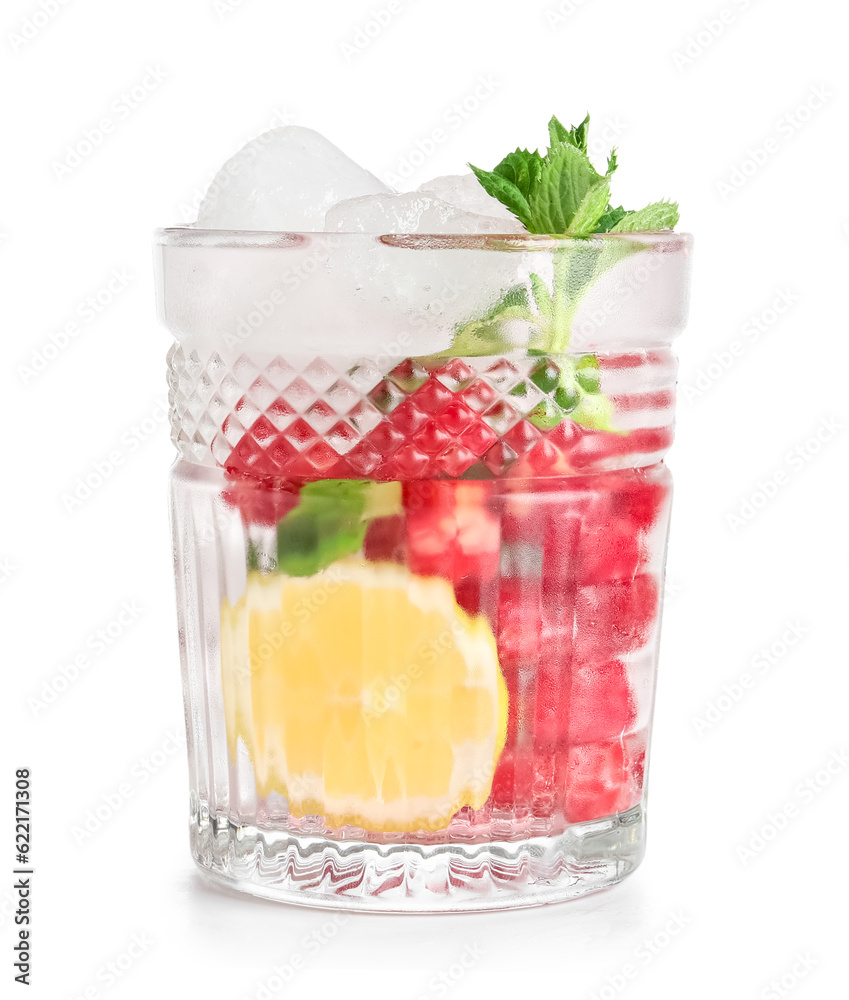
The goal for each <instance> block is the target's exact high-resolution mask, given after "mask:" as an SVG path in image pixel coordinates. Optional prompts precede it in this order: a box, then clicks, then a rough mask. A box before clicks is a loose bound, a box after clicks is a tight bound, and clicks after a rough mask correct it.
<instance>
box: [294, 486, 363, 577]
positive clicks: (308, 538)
mask: <svg viewBox="0 0 849 1000" xmlns="http://www.w3.org/2000/svg"><path fill="white" fill-rule="evenodd" d="M372 485H373V484H372V483H369V482H368V481H367V480H360V479H324V480H321V481H319V482H315V483H305V484H304V485H303V486H302V487H301V493H300V499H299V502H298V506H297V507H295V509H294V510H292V511H290V512H289V513H288V514H287V515H286V516H285V517H283V518H281V519H280V521H278V523H277V566H278V568H279V569H281V570H282V571H283V572H284V573H288V574H289V576H313V575H315V574H316V573H318V572H319V571H321V570H323V569H325V568H326V567H327V566H329V565H330V564H331V563H333V562H335V561H336V560H337V559H341V558H343V557H344V556H349V555H353V554H354V553H355V552H359V550H360V549H361V548H362V546H363V540H364V539H365V533H366V527H367V522H366V521H365V520H364V517H363V515H364V514H365V510H366V498H367V491H368V489H369V487H371V486H372Z"/></svg>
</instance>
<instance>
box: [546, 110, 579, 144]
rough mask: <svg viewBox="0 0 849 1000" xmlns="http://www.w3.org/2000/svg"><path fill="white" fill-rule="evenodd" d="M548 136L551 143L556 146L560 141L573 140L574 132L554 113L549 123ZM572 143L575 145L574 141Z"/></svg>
mask: <svg viewBox="0 0 849 1000" xmlns="http://www.w3.org/2000/svg"><path fill="white" fill-rule="evenodd" d="M548 138H549V142H550V143H551V145H552V146H556V145H557V143H558V142H571V141H572V132H571V130H570V129H568V128H566V126H565V125H563V124H561V122H560V121H558V119H557V118H556V116H555V115H552V116H551V120H550V121H549V123H548ZM572 145H573V146H574V145H575V144H574V142H573V143H572Z"/></svg>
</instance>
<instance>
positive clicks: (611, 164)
mask: <svg viewBox="0 0 849 1000" xmlns="http://www.w3.org/2000/svg"><path fill="white" fill-rule="evenodd" d="M618 166H619V163H618V161H617V159H616V147H615V146H614V147H613V149H611V150H610V152H609V153H608V154H607V176H608V177H610V176H611V175H612V174H615V173H616V168H617V167H618Z"/></svg>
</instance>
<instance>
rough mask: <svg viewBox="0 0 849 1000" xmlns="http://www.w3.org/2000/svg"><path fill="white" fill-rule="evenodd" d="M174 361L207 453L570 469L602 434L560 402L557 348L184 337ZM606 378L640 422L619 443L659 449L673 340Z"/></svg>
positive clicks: (345, 462)
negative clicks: (342, 345)
mask: <svg viewBox="0 0 849 1000" xmlns="http://www.w3.org/2000/svg"><path fill="white" fill-rule="evenodd" d="M168 363H169V371H168V385H169V398H170V403H171V427H172V438H173V440H174V443H175V445H176V447H177V448H178V450H179V451H180V453H181V454H182V456H183V457H184V458H186V459H187V460H189V461H191V462H193V463H197V464H202V465H217V466H221V467H224V468H227V469H230V470H232V471H240V472H243V473H247V474H250V475H258V476H280V477H286V476H292V477H303V478H310V477H321V476H330V477H346V476H348V477H350V476H354V477H364V476H372V475H375V476H377V477H378V478H397V479H404V478H416V477H419V476H423V477H433V476H449V477H458V476H471V477H474V476H476V475H477V476H484V477H486V476H491V475H496V476H498V475H503V474H505V473H507V472H509V471H510V470H511V469H513V468H519V469H528V470H530V471H527V472H521V473H520V474H522V475H531V474H537V475H539V474H549V472H551V473H552V474H553V473H554V472H562V471H563V470H564V465H563V454H564V448H565V447H566V445H567V444H568V446H569V447H572V446H573V445H574V444H575V442H576V441H578V443H579V445H580V447H582V448H583V449H584V452H585V453H586V454H585V456H584V457H583V458H582V461H583V466H582V467H577V466H576V468H575V471H582V470H583V469H588V468H589V467H590V466H591V464H592V462H593V461H595V453H594V452H593V446H594V445H593V438H592V435H587V434H586V432H585V431H584V430H582V429H581V428H579V427H577V426H576V425H574V424H573V423H572V422H571V421H570V420H569V419H568V415H567V412H566V411H565V410H564V409H563V407H562V406H561V405H559V404H560V403H562V402H563V391H562V389H558V385H559V381H558V380H559V378H560V373H561V367H560V366H559V365H558V361H557V359H556V358H554V357H539V356H534V357H518V358H517V357H509V358H508V357H499V358H493V357H481V358H453V359H441V360H439V361H436V360H434V361H429V362H428V363H427V365H425V364H424V363H422V362H421V361H418V360H415V359H412V358H407V359H405V360H403V361H400V362H399V361H398V359H397V358H396V359H385V360H383V361H382V362H381V361H380V360H378V359H372V358H357V357H351V356H348V357H327V358H316V357H303V358H298V357H289V356H287V357H285V358H284V357H280V356H277V357H271V358H268V357H253V356H250V355H248V354H241V355H239V356H238V357H235V358H231V359H229V360H225V359H224V358H222V357H221V356H220V355H219V354H218V353H215V352H213V353H212V354H210V355H208V356H207V357H201V356H200V355H199V354H198V352H197V350H193V349H187V348H186V347H185V346H183V345H180V344H177V345H175V346H174V347H172V348H171V350H170V351H169V355H168ZM560 365H562V361H561V363H560ZM603 379H604V380H605V383H604V384H605V385H606V389H604V391H606V392H607V394H608V396H609V398H610V399H611V401H612V402H613V404H614V407H615V408H616V414H617V421H618V423H619V426H621V428H622V429H623V430H628V431H631V432H633V433H632V434H630V435H622V436H621V437H620V439H619V440H621V441H622V442H624V444H623V450H622V451H621V455H622V456H624V455H625V454H626V453H627V452H630V455H629V457H628V458H627V462H628V464H633V455H634V454H639V455H643V456H654V460H655V461H656V460H657V459H658V458H659V457H661V456H662V453H663V451H664V450H665V448H666V447H667V445H668V442H669V440H671V425H672V410H673V406H674V392H673V388H674V379H675V364H674V359H673V357H672V355H671V353H670V352H668V351H655V352H648V351H644V352H639V353H638V354H634V355H619V356H615V357H612V358H609V359H607V361H606V362H605V365H604V366H603ZM646 385H651V388H652V391H651V392H646V391H645V386H646ZM637 389H640V390H642V391H637ZM558 392H559V393H560V395H559V396H558ZM558 401H559V402H558ZM582 435H583V436H584V438H585V439H584V440H579V439H582ZM605 460H608V459H607V458H605ZM624 460H625V459H623V461H624ZM517 463H520V465H519V466H517Z"/></svg>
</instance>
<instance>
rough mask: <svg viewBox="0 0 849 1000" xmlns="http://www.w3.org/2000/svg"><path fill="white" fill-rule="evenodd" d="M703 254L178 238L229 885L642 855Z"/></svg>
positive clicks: (563, 866) (509, 894) (507, 241)
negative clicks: (678, 391) (681, 413)
mask: <svg viewBox="0 0 849 1000" xmlns="http://www.w3.org/2000/svg"><path fill="white" fill-rule="evenodd" d="M690 254H691V241H690V238H689V237H688V236H686V235H679V234H675V233H669V232H665V233H636V234H627V235H625V234H623V235H617V236H612V235H608V236H598V237H590V238H586V239H566V238H563V239H552V238H549V237H539V236H527V237H515V236H510V237H498V236H423V235H414V236H377V235H368V234H366V235H362V234H338V235H324V234H308V233H307V234H305V233H267V232H265V233H259V232H213V231H202V230H196V229H191V228H186V229H170V230H162V231H161V232H160V233H159V234H158V242H157V272H158V274H157V279H158V296H159V308H160V315H161V318H162V320H163V322H164V323H165V324H166V325H167V327H168V328H169V330H170V331H171V333H172V334H173V337H174V346H173V347H172V349H171V351H170V353H169V359H168V381H169V387H170V407H171V427H172V437H173V441H174V444H175V446H176V448H177V451H178V453H179V458H178V460H177V461H176V463H175V465H174V468H173V472H172V477H171V498H172V527H173V541H174V557H175V568H176V578H177V609H178V621H179V638H180V655H181V661H182V673H183V690H184V696H185V711H186V724H187V731H188V751H189V765H190V781H191V789H190V832H191V850H192V854H193V857H194V859H195V861H196V863H197V864H198V865H199V867H200V868H201V869H202V870H203V871H204V872H205V873H206V874H207V875H208V876H210V877H211V878H212V879H214V880H216V881H219V882H222V883H226V884H228V885H230V886H233V887H235V888H237V889H241V890H244V891H247V892H251V893H254V894H256V895H259V896H265V897H268V898H272V899H279V900H285V901H288V902H294V903H304V904H310V905H315V906H326V907H335V908H352V909H368V910H385V911H397V912H403V911H420V912H421V911H458V910H476V909H494V908H502V907H518V906H530V905H536V904H540V903H547V902H554V901H558V900H563V899H567V898H570V897H575V896H579V895H582V894H584V893H587V892H591V891H594V890H597V889H601V888H604V887H606V886H609V885H611V884H613V883H615V882H618V881H620V880H621V879H622V878H624V877H625V876H626V875H628V874H629V873H630V872H631V871H633V870H634V869H635V868H636V866H637V865H638V864H639V862H640V860H641V858H642V855H643V850H644V836H645V809H646V798H645V796H646V777H647V763H648V750H649V737H650V730H651V720H652V708H653V696H654V687H655V677H656V670H657V647H658V632H659V624H660V612H661V604H662V592H663V573H664V560H665V549H666V537H667V527H668V521H669V507H670V495H671V481H670V476H669V473H668V471H667V469H666V466H665V465H664V455H665V453H666V451H667V449H668V448H669V446H670V444H671V441H672V429H673V415H674V404H675V375H676V362H675V358H674V356H673V354H672V352H671V349H670V345H671V342H672V340H673V338H674V337H675V336H676V335H677V334H678V333H679V332H680V331H681V329H682V328H683V326H684V323H685V318H686V309H687V299H688V282H689V264H690Z"/></svg>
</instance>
